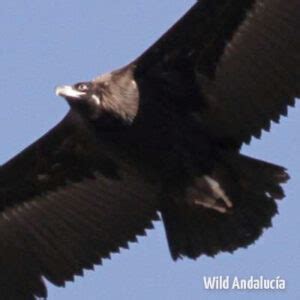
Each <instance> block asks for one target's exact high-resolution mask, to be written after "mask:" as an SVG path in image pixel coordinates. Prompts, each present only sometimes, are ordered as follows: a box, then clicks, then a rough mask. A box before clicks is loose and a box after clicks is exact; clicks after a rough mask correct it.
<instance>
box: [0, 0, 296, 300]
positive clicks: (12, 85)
mask: <svg viewBox="0 0 300 300" xmlns="http://www.w3.org/2000/svg"><path fill="white" fill-rule="evenodd" d="M193 2H194V1H191V0H181V1H176V2H175V1H171V0H160V1H153V0H148V1H141V0H131V1H118V0H115V1H109V0H102V1H96V0H88V1H79V0H72V1H71V0H65V1H58V0H51V1H38V0H30V1H29V0H23V1H17V0H10V1H3V2H2V3H1V10H0V45H1V46H0V99H1V100H0V101H1V110H0V140H1V148H0V163H4V162H5V161H6V160H7V159H8V158H10V157H12V156H13V155H15V154H16V153H18V152H19V151H20V150H21V149H23V148H24V147H26V146H27V145H28V144H30V143H31V142H33V141H34V140H35V139H37V138H38V137H39V136H40V135H42V134H43V133H45V132H46V131H47V130H48V129H50V128H51V127H52V126H53V125H54V124H56V123H57V122H58V121H59V120H60V119H61V118H62V116H63V115H64V114H65V113H66V111H67V105H66V103H64V101H63V99H62V98H57V97H55V95H54V88H55V86H56V85H59V84H67V83H74V82H77V81H82V80H89V79H91V78H93V77H95V76H96V75H98V74H100V73H103V72H106V71H109V70H112V69H114V68H117V67H119V66H122V65H124V64H126V63H127V62H129V61H130V60H132V59H133V58H135V57H136V56H137V55H139V54H140V53H141V52H142V51H143V50H144V49H146V48H147V47H148V46H149V45H150V44H151V43H152V42H154V41H155V40H156V39H157V38H158V37H159V36H160V35H161V34H162V33H163V32H164V31H165V30H166V29H167V28H168V27H169V26H170V25H171V24H173V23H174V22H175V21H176V20H177V19H178V18H179V16H181V15H182V14H183V13H184V12H185V11H186V10H187V9H188V8H189V7H190V6H191V5H192V3H193ZM299 129H300V105H298V107H297V108H296V109H293V110H290V113H289V118H288V119H286V118H283V119H282V121H281V125H280V126H277V125H274V126H273V130H272V133H271V134H266V133H265V134H264V135H263V140H262V141H258V140H253V142H252V144H251V146H250V147H244V152H245V153H247V154H249V155H252V156H255V157H258V158H261V159H266V160H269V161H271V162H274V163H277V164H281V165H284V166H286V167H287V168H288V170H289V173H290V175H291V177H292V178H291V180H290V181H289V183H288V184H286V185H285V187H284V188H285V191H286V194H287V197H286V198H285V199H284V201H283V202H282V203H280V204H279V211H280V214H279V215H277V216H276V217H275V218H274V222H273V224H274V226H273V228H272V229H269V230H268V231H266V232H265V233H264V235H263V237H262V238H261V239H260V240H259V241H257V242H256V243H255V245H252V246H250V247H249V248H248V249H246V250H245V249H242V250H239V251H237V252H235V253H234V255H231V254H222V255H218V256H217V257H216V258H214V259H212V258H207V257H201V258H200V259H198V260H197V261H190V260H187V259H184V260H182V261H179V262H177V263H174V262H173V261H172V260H171V258H170V255H169V253H168V248H167V244H166V239H165V236H164V230H163V227H162V224H161V223H160V222H158V223H156V226H155V227H156V229H155V230H152V231H149V232H148V236H147V238H140V239H139V243H138V244H132V245H131V249H130V251H128V250H123V251H122V254H121V255H119V254H118V255H113V259H112V260H111V261H108V260H106V261H105V263H104V266H101V267H97V268H96V272H92V271H89V272H86V273H85V274H86V275H85V277H84V278H83V279H82V278H77V280H76V282H75V284H74V283H68V284H67V287H66V288H65V289H59V288H56V287H53V286H52V285H51V284H48V286H49V300H54V299H55V300H62V299H64V300H68V299H72V300H79V299H80V300H82V299H85V300H96V299H120V298H121V297H122V298H123V299H175V300H177V299H191V300H194V299H195V300H196V299H197V300H198V299H206V300H213V299H220V298H221V297H222V298H223V300H227V299H230V300H232V299H238V298H242V299H246V300H250V299H300V298H299V297H300V285H299V280H300V278H299V277H300V234H299V228H300V218H299V214H300V201H299V200H300V199H299V194H300V185H299V180H300V159H299V152H300V138H299ZM205 275H212V276H216V275H231V276H239V277H240V278H243V277H248V276H251V275H254V276H259V275H264V276H266V277H268V278H274V277H276V276H281V277H282V278H284V279H286V281H287V288H286V290H285V291H246V292H237V291H206V290H204V287H203V276H205Z"/></svg>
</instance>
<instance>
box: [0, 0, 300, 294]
mask: <svg viewBox="0 0 300 300" xmlns="http://www.w3.org/2000/svg"><path fill="white" fill-rule="evenodd" d="M299 12H300V4H299V2H298V0H291V1H289V3H286V1H283V0H273V1H269V0H265V1H259V0H257V1H253V0H252V1H250V0H249V1H243V2H242V1H230V0H227V1H225V0H209V1H208V0H203V1H198V2H197V3H196V4H195V5H194V6H193V7H192V8H191V9H190V11H189V12H188V13H187V14H186V15H185V16H184V17H183V18H182V19H181V20H179V21H178V22H177V23H176V24H175V25H174V27H172V28H171V29H170V30H169V31H168V32H167V33H166V34H165V35H164V36H163V37H162V38H161V39H159V40H158V42H156V43H155V44H154V45H153V46H152V47H150V48H149V49H148V50H147V51H146V52H145V53H143V54H142V55H141V56H140V57H138V58H137V59H136V60H134V61H133V62H132V63H130V64H128V65H127V66H125V67H123V68H120V69H118V70H115V71H113V72H111V73H107V74H104V75H101V76H99V77H97V78H95V79H94V80H92V81H88V82H80V83H77V84H74V85H67V86H61V87H58V88H57V90H56V93H57V95H59V96H62V97H64V98H65V99H66V100H67V102H68V104H69V106H70V111H69V112H68V114H67V115H66V117H65V118H64V119H63V120H62V121H61V122H60V123H59V124H58V125H57V126H56V127H55V128H54V129H52V130H51V131H50V132H48V133H47V134H46V135H45V136H44V137H42V138H41V139H39V140H38V141H37V142H35V143H34V144H32V145H31V146H29V147H28V148H27V149H25V150H24V151H23V152H21V153H20V154H18V155H17V156H16V157H15V158H13V159H11V160H10V161H8V162H7V163H6V164H4V165H3V166H1V168H0V211H1V213H2V214H1V217H0V232H1V234H0V236H1V239H2V243H1V246H0V294H1V295H5V296H6V297H7V299H12V300H14V299H16V300H17V299H20V300H28V299H30V300H31V299H34V297H35V296H40V297H45V296H46V289H45V286H44V283H43V281H42V276H44V277H46V278H47V279H48V280H50V281H51V282H53V283H55V284H57V285H63V284H64V282H65V281H67V280H71V279H72V278H73V276H74V275H75V274H81V272H82V270H83V269H85V268H92V266H93V264H96V263H101V260H102V259H103V258H106V257H109V255H110V253H112V252H116V251H118V250H119V248H120V247H127V243H128V242H129V241H135V239H136V236H137V235H141V234H145V229H147V228H151V226H152V221H153V220H156V219H157V218H158V212H160V214H161V216H162V219H163V222H164V225H165V229H166V235H167V239H168V243H169V248H170V252H171V255H172V257H173V259H177V258H179V257H183V256H187V257H189V258H197V257H199V256H200V255H203V254H205V255H209V256H213V255H215V254H217V253H219V252H221V251H229V252H232V251H234V250H236V249H237V248H239V247H245V246H248V245H249V244H251V243H253V242H254V241H255V240H256V239H257V238H258V237H259V236H260V235H261V233H262V231H263V229H264V228H267V227H269V226H271V220H272V217H273V216H274V215H275V213H276V212H277V205H276V201H275V200H277V199H282V198H283V197H284V192H283V190H282V188H281V186H280V184H282V183H284V182H286V181H287V179H288V175H287V173H286V171H285V169H284V168H283V167H280V166H276V165H273V164H271V163H267V162H263V161H259V160H256V159H253V158H250V157H247V156H244V155H242V154H240V149H241V146H242V144H243V143H248V142H249V141H250V139H251V137H252V136H256V137H259V136H260V134H261V131H262V130H263V129H265V130H268V129H269V127H270V122H271V121H272V120H273V121H278V119H279V117H280V115H285V114H286V110H287V107H288V105H293V104H294V101H295V98H296V97H297V96H299V95H300V81H299V78H300V76H299V75H300V60H299V53H300V38H299V30H298V28H299V26H298V25H300V23H299V22H300V21H299V20H300V15H299ZM286 53H288V55H286ZM70 249H72V251H71V252H70V251H69V250H70ZM8 253H9V254H8Z"/></svg>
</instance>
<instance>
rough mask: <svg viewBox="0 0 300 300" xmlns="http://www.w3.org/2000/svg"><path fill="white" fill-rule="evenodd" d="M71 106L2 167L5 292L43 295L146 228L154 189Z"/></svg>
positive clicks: (25, 298)
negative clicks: (47, 284)
mask: <svg viewBox="0 0 300 300" xmlns="http://www.w3.org/2000/svg"><path fill="white" fill-rule="evenodd" d="M142 178H143V177H142V176H140V174H139V173H138V171H137V170H135V169H134V168H133V167H132V166H131V165H130V164H129V163H128V162H125V161H123V160H122V159H121V158H118V157H116V156H114V155H113V154H112V152H111V151H109V149H107V148H105V147H104V146H103V147H101V146H100V145H99V142H98V141H96V140H95V139H94V136H93V134H92V131H91V130H89V128H87V127H86V125H85V124H84V123H83V122H82V120H81V119H80V117H78V116H77V115H76V114H73V113H69V114H68V115H67V116H66V117H65V119H64V120H63V121H62V122H61V123H60V124H59V125H58V126H56V127H55V128H54V129H53V130H51V131H50V132H49V133H48V134H46V135H45V136H44V137H42V138H41V139H40V140H38V141H37V142H36V143H34V144H33V145H31V146H30V147H29V148H27V149H26V150H24V151H23V152H22V153H21V154H19V155H18V156H17V157H15V158H13V159H12V160H11V161H9V162H8V163H6V164H5V165H3V166H1V168H0V205H1V215H0V241H1V247H0V294H1V297H3V299H19V300H29V299H35V296H39V297H45V296H46V294H47V292H46V288H45V285H44V283H43V279H42V277H45V278H47V279H48V280H50V281H51V282H52V283H54V284H56V285H59V286H62V285H64V283H65V281H67V280H72V279H73V276H74V275H80V274H82V271H83V269H91V268H93V265H94V264H100V263H101V260H102V259H103V258H107V257H109V255H110V253H112V252H118V251H119V248H120V247H125V248H126V247H128V242H130V241H136V236H137V235H144V234H145V229H146V228H151V227H152V223H151V222H152V220H153V219H156V218H157V215H156V208H157V203H156V202H155V195H154V194H155V192H154V189H153V187H152V186H150V185H148V184H147V183H145V182H144V180H143V179H142Z"/></svg>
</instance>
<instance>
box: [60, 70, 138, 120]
mask: <svg viewBox="0 0 300 300" xmlns="http://www.w3.org/2000/svg"><path fill="white" fill-rule="evenodd" d="M56 95H58V96H62V97H64V98H65V99H66V100H67V102H68V104H69V105H70V107H71V109H74V110H76V111H77V112H79V113H80V114H81V115H82V116H83V117H85V118H87V119H89V120H91V121H103V119H106V120H107V118H112V119H119V120H121V121H124V122H125V123H131V122H132V121H133V120H134V118H135V117H136V115H137V112H138V106H139V92H138V87H137V84H136V82H135V80H133V77H132V72H128V70H121V71H118V72H115V73H109V74H105V75H102V76H99V77H97V78H96V79H95V80H93V81H87V82H79V83H76V84H74V85H64V86H59V87H57V88H56Z"/></svg>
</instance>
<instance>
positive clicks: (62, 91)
mask: <svg viewBox="0 0 300 300" xmlns="http://www.w3.org/2000/svg"><path fill="white" fill-rule="evenodd" d="M55 94H56V96H61V97H65V98H75V99H79V98H81V96H83V95H84V94H85V93H83V92H79V91H77V90H75V89H74V88H73V87H72V86H71V85H63V86H58V87H57V88H56V89H55Z"/></svg>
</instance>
